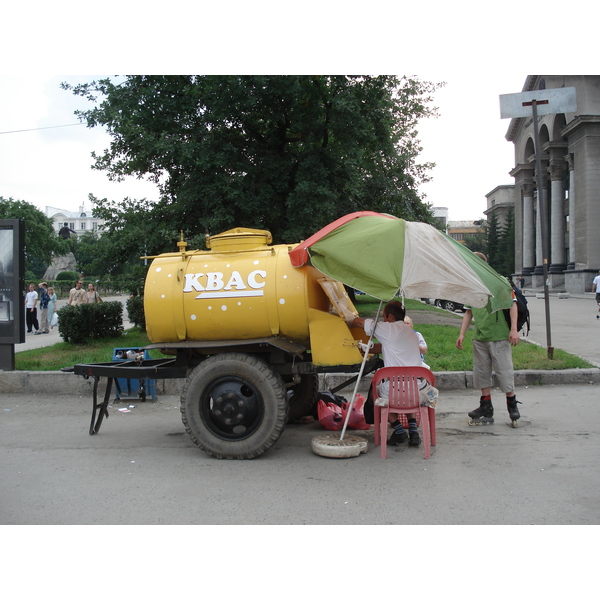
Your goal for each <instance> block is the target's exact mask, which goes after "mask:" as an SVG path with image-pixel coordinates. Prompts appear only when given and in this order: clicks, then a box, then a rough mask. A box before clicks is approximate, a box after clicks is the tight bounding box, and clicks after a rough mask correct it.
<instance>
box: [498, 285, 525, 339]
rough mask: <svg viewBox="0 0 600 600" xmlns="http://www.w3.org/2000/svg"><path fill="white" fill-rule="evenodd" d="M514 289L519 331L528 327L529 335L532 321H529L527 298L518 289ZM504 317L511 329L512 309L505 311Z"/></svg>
mask: <svg viewBox="0 0 600 600" xmlns="http://www.w3.org/2000/svg"><path fill="white" fill-rule="evenodd" d="M512 289H513V291H514V293H515V297H516V299H517V331H521V329H523V326H524V325H527V333H526V334H525V335H529V331H530V330H531V321H530V319H529V309H528V308H527V298H525V296H524V295H523V292H522V291H521V290H520V289H519V288H518V287H516V286H514V285H513V286H512ZM504 317H505V319H506V322H507V323H508V327H509V329H510V309H508V308H505V309H504Z"/></svg>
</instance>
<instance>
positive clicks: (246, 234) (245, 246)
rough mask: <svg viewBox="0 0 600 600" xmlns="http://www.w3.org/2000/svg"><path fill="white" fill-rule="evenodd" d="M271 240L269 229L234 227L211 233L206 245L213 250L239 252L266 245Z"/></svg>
mask: <svg viewBox="0 0 600 600" xmlns="http://www.w3.org/2000/svg"><path fill="white" fill-rule="evenodd" d="M272 241H273V236H272V235H271V232H270V231H266V230H265V229H248V228H246V227H236V228H235V229H229V230H228V231H224V232H223V233H219V234H217V235H211V236H210V237H209V238H208V240H207V246H208V247H209V248H210V249H211V250H213V251H214V252H239V251H240V250H252V249H253V248H260V247H262V246H268V245H269V244H270V243H271V242H272Z"/></svg>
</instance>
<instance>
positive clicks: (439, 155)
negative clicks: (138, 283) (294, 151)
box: [0, 0, 595, 226]
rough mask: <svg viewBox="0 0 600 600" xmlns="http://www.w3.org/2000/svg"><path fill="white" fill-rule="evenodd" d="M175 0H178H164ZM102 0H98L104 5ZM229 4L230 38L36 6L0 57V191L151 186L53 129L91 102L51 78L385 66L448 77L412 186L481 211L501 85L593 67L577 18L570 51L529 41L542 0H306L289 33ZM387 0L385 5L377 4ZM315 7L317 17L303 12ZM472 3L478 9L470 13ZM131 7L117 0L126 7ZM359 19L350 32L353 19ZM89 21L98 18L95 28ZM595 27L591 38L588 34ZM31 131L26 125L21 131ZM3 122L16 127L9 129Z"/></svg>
mask: <svg viewBox="0 0 600 600" xmlns="http://www.w3.org/2000/svg"><path fill="white" fill-rule="evenodd" d="M177 4H178V0H175V2H173V3H172V4H170V6H173V7H174V6H175V5H177ZM269 4H270V3H268V2H260V1H259V2H258V5H265V6H266V5H269ZM112 5H113V3H112V0H108V4H107V6H112ZM555 5H556V6H560V5H561V4H560V3H556V2H554V1H553V0H548V1H547V2H546V4H545V5H544V6H545V8H547V9H549V8H551V7H553V6H555ZM577 5H579V0H573V2H572V3H570V5H569V8H570V10H571V11H574V10H575V9H576V7H577ZM42 6H43V5H42ZM73 6H75V5H73ZM115 6H116V5H115ZM118 6H119V7H121V6H122V5H121V4H118ZM123 6H125V5H123ZM126 6H128V7H129V6H130V5H129V4H127V5H126ZM227 6H228V7H235V8H237V9H238V10H236V11H233V12H228V13H227V15H228V19H229V20H228V22H227V25H228V28H227V32H228V34H229V39H235V40H236V42H237V44H238V45H237V46H236V45H234V44H226V43H224V41H223V37H222V34H223V31H222V30H221V29H220V28H219V27H218V25H214V27H212V28H211V27H207V26H204V27H202V28H201V32H198V31H197V30H195V29H193V27H192V25H191V23H187V22H186V21H185V19H183V20H182V19H177V18H176V17H175V16H173V15H172V14H171V13H170V12H169V14H167V15H162V17H161V18H164V21H160V20H159V22H158V24H154V25H150V24H149V22H148V16H147V14H146V13H143V14H141V16H139V18H137V21H136V26H135V28H134V29H132V30H131V31H132V33H131V34H128V35H123V33H122V31H120V30H118V31H117V30H115V29H114V28H112V27H111V26H109V24H110V19H109V18H108V16H107V15H106V14H105V13H104V12H102V13H96V14H94V15H93V19H92V21H88V22H86V23H85V32H86V35H85V36H84V37H83V38H78V37H77V35H75V31H76V30H75V29H74V25H73V24H71V25H70V26H69V27H67V26H66V25H64V24H63V23H61V24H60V26H59V28H54V29H52V28H49V27H48V26H47V23H46V22H45V21H44V18H43V17H44V15H40V16H39V20H38V22H37V27H38V28H37V30H36V29H35V27H33V28H32V23H31V18H30V19H29V20H28V21H27V22H28V28H29V29H30V30H31V33H33V34H34V35H35V39H36V42H37V43H38V48H37V51H36V52H35V53H34V54H33V55H31V54H30V55H25V54H24V55H23V56H21V55H18V57H17V58H16V59H12V60H14V61H21V60H22V61H24V63H23V64H21V63H19V62H15V63H14V64H13V62H9V61H5V62H4V64H3V67H10V68H6V69H3V70H2V71H0V73H4V74H3V75H2V77H1V78H0V195H2V196H4V197H12V198H14V199H21V200H26V201H28V202H31V203H33V204H35V205H36V206H38V207H40V208H41V209H44V208H45V207H46V206H55V207H59V208H65V209H68V210H79V207H81V206H85V208H86V209H88V210H89V209H90V208H91V207H90V205H89V202H88V194H89V193H92V194H94V195H95V196H98V197H108V198H110V199H113V200H121V199H122V198H123V197H125V196H130V197H134V198H144V197H146V198H149V199H155V198H157V190H156V188H155V186H154V185H152V184H149V183H147V182H144V181H139V180H135V179H131V180H129V181H127V182H124V183H111V182H109V181H108V178H107V176H106V174H105V173H103V172H97V171H93V170H92V169H91V164H92V158H91V156H90V155H91V152H92V151H93V150H96V151H97V152H102V150H104V149H105V148H107V147H108V145H109V138H108V135H107V134H106V133H104V132H103V131H102V130H98V129H97V128H96V129H88V128H87V127H85V126H84V125H75V126H69V127H61V126H64V125H71V124H74V123H77V119H76V117H75V116H74V114H73V112H74V110H75V109H77V108H88V107H90V106H91V104H90V103H89V102H87V101H85V100H84V99H82V98H78V97H75V96H74V95H73V94H72V93H70V92H67V91H64V90H62V89H60V87H59V86H60V82H61V81H69V82H71V83H78V82H83V81H87V80H91V79H94V78H97V77H98V75H90V73H126V72H130V73H131V72H133V73H135V72H138V73H140V72H145V73H148V72H153V73H161V72H167V73H182V72H184V73H191V72H193V73H213V74H214V73H256V72H262V73H280V74H285V73H315V72H319V73H369V74H376V73H387V74H396V75H407V76H416V77H419V78H420V79H422V80H426V81H432V82H441V81H444V82H446V85H445V87H443V88H442V89H440V90H439V91H438V92H437V94H436V96H435V100H434V103H433V104H435V105H436V106H438V107H439V111H440V117H439V118H437V119H427V120H425V121H424V122H422V123H421V124H420V125H419V127H418V130H419V138H420V140H421V142H422V146H423V152H422V155H421V159H422V161H431V162H435V163H436V165H437V166H436V167H435V168H434V169H433V170H432V172H431V176H432V181H431V182H430V183H428V184H426V185H424V186H423V187H422V188H421V191H422V192H423V193H425V194H426V201H427V202H430V203H431V204H432V205H434V206H444V207H447V208H448V209H449V219H450V220H469V219H479V218H482V216H483V211H484V210H485V209H486V198H485V194H486V193H488V192H490V191H492V190H493V189H494V188H495V187H496V186H498V185H502V184H512V183H513V179H512V178H511V177H510V176H509V175H508V172H509V171H510V170H511V169H512V167H513V166H514V162H513V161H514V159H513V156H514V151H513V145H512V144H511V143H509V142H507V141H506V139H505V134H506V131H507V129H508V126H509V121H508V120H503V119H500V109H499V96H500V95H501V94H506V93H518V92H520V91H521V90H522V87H523V84H524V82H525V78H526V76H527V75H528V74H530V73H539V72H545V73H548V72H550V73H557V72H563V73H564V72H573V70H575V71H576V72H582V73H584V72H590V71H591V72H593V68H592V69H588V71H586V61H587V62H590V61H591V60H592V59H593V57H594V56H595V52H593V53H585V52H579V53H578V52H577V51H576V48H575V46H576V45H578V44H581V41H582V40H585V39H587V38H586V37H585V35H584V33H583V29H582V28H583V27H585V26H586V25H585V23H584V24H582V23H581V22H580V23H579V25H578V27H579V29H578V31H579V33H578V35H577V36H575V37H573V36H570V39H569V51H566V49H563V50H561V51H560V52H554V53H551V54H548V53H547V52H538V53H536V43H537V42H538V40H537V39H536V38H534V37H533V36H532V32H530V31H529V29H528V27H527V25H528V24H529V23H531V22H535V23H536V27H537V28H538V30H544V29H548V27H550V28H552V27H555V26H556V18H555V15H551V14H550V15H547V16H546V18H544V16H543V13H542V12H541V11H540V10H539V8H536V7H535V6H532V7H524V6H523V3H522V2H518V1H517V0H506V1H505V2H504V3H503V4H502V9H501V11H499V10H496V11H495V12H493V13H492V12H489V11H488V12H485V11H483V12H482V10H481V9H480V7H481V6H482V4H481V3H477V2H469V1H462V2H461V1H460V0H458V1H456V2H453V3H449V2H442V3H438V2H436V1H433V2H431V3H430V4H428V5H427V10H425V7H423V10H419V11H418V12H419V17H415V16H414V15H409V14H408V10H409V9H406V8H404V7H403V3H401V2H399V3H397V4H393V5H392V4H390V3H385V4H384V3H379V2H377V1H375V2H374V3H372V5H371V8H372V9H373V10H372V11H371V12H368V13H367V12H365V13H364V14H362V13H361V14H360V15H358V14H357V13H356V12H353V11H352V10H348V5H341V6H345V7H346V9H345V10H343V11H342V10H338V11H336V10H335V7H336V6H337V7H339V6H340V5H339V4H338V3H335V2H313V1H312V0H308V2H307V3H306V4H305V5H303V6H304V10H305V11H307V12H306V14H305V13H302V14H297V13H293V21H292V22H293V24H294V27H293V28H292V29H293V31H291V32H289V35H286V34H285V33H284V31H279V30H278V29H273V28H269V27H268V26H267V25H265V26H263V25H264V24H262V23H261V27H260V28H259V29H255V28H252V27H251V26H250V23H251V20H252V18H253V17H254V16H256V15H257V14H259V13H254V12H253V10H255V8H256V6H255V5H253V6H254V7H255V8H253V9H252V8H250V7H249V5H248V4H247V3H238V2H232V3H230V4H228V5H227ZM384 6H385V11H384V12H377V11H376V10H375V9H376V8H377V7H379V8H382V9H383V7H384ZM317 7H318V8H319V12H318V14H319V17H318V24H319V27H316V24H315V21H314V19H312V16H314V15H312V13H310V11H311V10H312V9H316V8H317ZM473 7H479V8H478V9H477V10H471V11H470V12H467V11H468V9H469V8H473ZM8 10H9V11H13V12H14V11H16V10H19V9H18V8H13V7H10V8H9V9H8ZM208 10H209V11H210V10H212V11H215V10H218V9H208ZM120 11H121V8H120ZM108 13H110V11H108ZM36 14H37V13H36ZM132 14H133V13H130V12H128V11H127V10H124V12H123V11H121V12H120V15H121V17H123V18H126V17H127V16H131V15H132ZM311 15H312V16H311ZM540 15H541V16H540ZM211 16H213V17H214V15H209V16H208V18H207V16H206V14H205V13H203V20H202V23H203V24H204V25H206V24H207V23H217V24H218V20H214V18H216V17H214V18H213V20H210V17H211ZM467 16H468V18H467ZM45 17H48V18H51V17H49V16H48V14H46V15H45ZM384 17H385V18H384ZM279 18H281V19H283V20H284V21H285V15H283V14H280V13H278V19H279ZM289 18H291V17H290V16H289ZM419 18H421V19H423V22H422V23H421V24H419V20H418V19H419ZM544 20H546V21H548V23H546V24H544V23H543V21H544ZM169 21H172V23H171V25H173V23H174V22H176V23H177V29H174V28H173V27H171V28H169V26H168V24H169ZM278 22H279V21H278ZM327 23H329V24H330V26H329V27H327ZM517 23H518V24H520V26H519V27H517ZM333 24H335V27H333ZM357 24H359V25H360V28H361V29H360V35H358V30H356V29H352V26H354V27H356V26H357ZM93 25H95V26H96V27H97V28H100V29H101V28H102V27H104V29H103V30H102V31H101V33H97V34H96V36H94V35H93V34H91V31H93V29H92V30H90V27H92V26H93ZM60 27H62V29H60ZM152 27H154V29H153V28H152ZM284 29H285V26H284ZM28 31H29V30H28ZM192 31H194V32H195V35H194V37H193V38H191V37H190V32H192ZM354 31H357V33H356V34H354V36H353V35H352V33H353V32H354ZM157 32H160V35H157ZM165 32H166V33H165ZM186 32H187V35H186ZM7 34H8V36H9V39H8V41H6V43H5V45H6V46H7V47H8V46H9V45H10V43H11V42H10V36H11V35H15V32H13V31H12V30H11V29H10V28H8V32H7ZM111 35H112V36H113V37H112V39H113V44H111V43H110V39H111ZM17 38H18V45H19V46H20V47H22V46H23V44H24V41H23V39H22V38H21V37H18V35H15V40H14V43H15V44H16V43H17V41H16V40H17ZM593 39H595V37H594V38H593V37H591V36H589V42H588V43H590V44H591V43H593ZM240 45H242V46H243V49H241V46H240ZM548 57H550V58H548ZM575 57H576V58H577V61H578V63H577V64H574V62H575V60H574V59H575ZM541 58H544V61H545V62H542V60H541ZM288 59H289V60H288ZM538 59H539V60H538ZM549 60H550V62H548V61H549ZM565 69H569V70H565ZM69 73H71V75H69ZM73 73H77V74H76V75H73ZM44 127H45V128H48V129H41V128H44ZM27 129H35V131H22V130H27ZM13 131H18V133H5V132H13ZM239 225H240V226H244V225H245V224H244V223H240V224H239Z"/></svg>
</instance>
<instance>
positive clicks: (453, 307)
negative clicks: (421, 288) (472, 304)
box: [434, 300, 467, 312]
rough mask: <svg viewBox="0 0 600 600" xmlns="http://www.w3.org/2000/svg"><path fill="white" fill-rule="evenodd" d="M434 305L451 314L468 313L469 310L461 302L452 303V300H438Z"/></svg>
mask: <svg viewBox="0 0 600 600" xmlns="http://www.w3.org/2000/svg"><path fill="white" fill-rule="evenodd" d="M434 304H435V305H436V306H437V307H438V308H444V309H445V310H449V311H450V312H454V311H457V310H460V311H462V312H466V311H467V309H466V308H465V307H464V306H463V305H462V304H461V303H460V302H452V300H436V301H435V302H434Z"/></svg>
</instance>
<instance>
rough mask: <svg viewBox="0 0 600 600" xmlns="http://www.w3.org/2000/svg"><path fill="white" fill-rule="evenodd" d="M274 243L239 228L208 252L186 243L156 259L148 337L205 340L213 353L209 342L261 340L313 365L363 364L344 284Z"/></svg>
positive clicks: (148, 296)
mask: <svg viewBox="0 0 600 600" xmlns="http://www.w3.org/2000/svg"><path fill="white" fill-rule="evenodd" d="M270 242H271V234H270V233H269V232H268V231H261V230H255V229H243V228H238V229H232V230H230V231H226V232H225V233H221V234H219V235H215V236H212V237H211V238H210V239H209V245H210V250H208V251H186V250H185V246H183V245H182V248H181V250H182V251H181V252H175V253H172V254H171V253H170V254H162V255H160V256H158V257H156V258H155V259H154V261H153V262H152V264H151V266H150V269H149V270H148V275H147V278H146V285H145V288H144V311H145V316H146V329H147V332H148V336H149V338H150V340H151V341H152V342H153V343H154V344H157V345H162V347H165V345H164V343H165V342H168V343H174V344H177V343H179V342H199V341H201V342H203V343H204V348H205V349H209V350H210V353H211V354H212V353H213V352H214V351H215V346H214V345H211V344H210V343H207V342H211V341H216V342H219V344H222V342H224V341H229V342H231V341H233V340H235V341H237V342H242V341H243V340H258V339H260V340H267V342H266V343H270V344H272V345H274V346H285V347H289V348H290V349H292V348H293V349H294V351H295V353H299V352H300V351H302V352H305V351H308V350H310V353H311V359H312V364H313V365H315V366H321V367H329V366H334V365H353V364H360V362H361V360H362V356H361V354H360V352H359V351H358V347H357V342H356V339H355V338H354V337H353V335H352V332H350V330H349V329H348V327H347V326H346V319H351V318H353V317H355V316H358V313H357V312H356V309H355V308H354V306H353V305H352V303H351V301H350V299H349V297H348V295H347V293H346V291H345V289H344V286H343V285H342V284H341V283H339V282H337V281H334V280H332V279H329V278H328V277H326V276H324V275H323V274H322V273H320V272H319V271H317V270H316V269H314V268H313V267H310V266H304V267H301V268H295V267H293V266H292V265H291V263H290V260H289V257H288V252H289V251H290V250H291V249H292V248H293V246H289V245H276V246H271V245H269V243H270ZM355 334H357V335H360V332H359V331H357V332H355ZM290 342H291V343H292V344H293V345H291V344H290ZM175 347H176V346H175ZM197 347H198V346H197ZM205 351H206V350H205Z"/></svg>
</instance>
